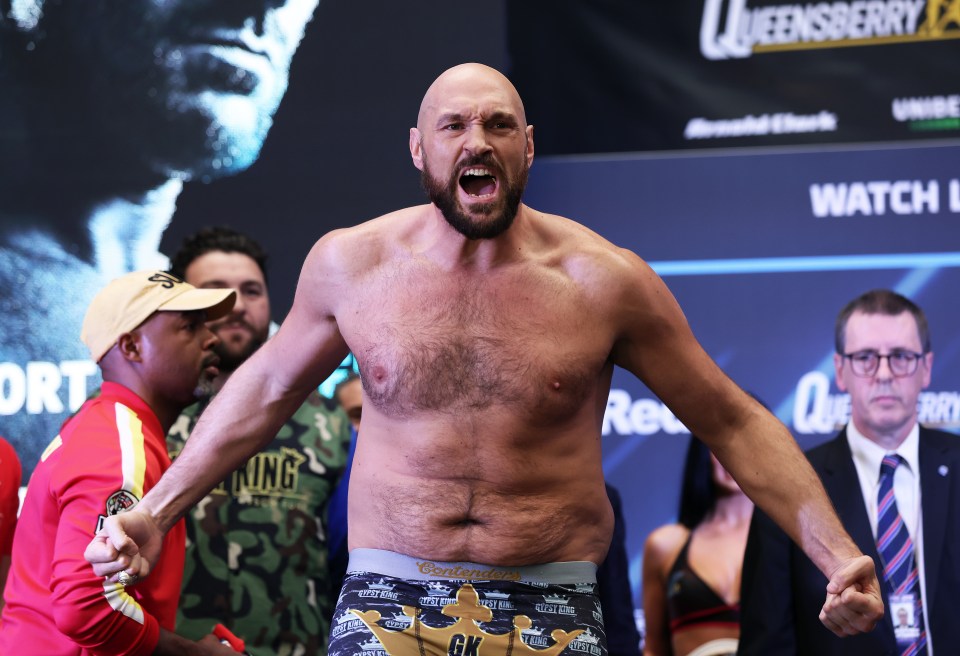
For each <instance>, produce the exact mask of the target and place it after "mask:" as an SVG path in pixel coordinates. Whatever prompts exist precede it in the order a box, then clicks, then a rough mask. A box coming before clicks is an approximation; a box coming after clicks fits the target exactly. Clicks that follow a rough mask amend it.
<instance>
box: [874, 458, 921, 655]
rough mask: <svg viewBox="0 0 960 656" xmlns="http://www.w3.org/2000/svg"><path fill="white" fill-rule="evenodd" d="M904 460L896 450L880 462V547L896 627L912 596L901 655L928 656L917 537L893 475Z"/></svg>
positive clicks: (878, 536) (899, 645) (878, 548)
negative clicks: (904, 515)
mask: <svg viewBox="0 0 960 656" xmlns="http://www.w3.org/2000/svg"><path fill="white" fill-rule="evenodd" d="M903 462H904V460H903V458H901V457H900V456H899V455H897V454H895V453H888V454H887V455H886V456H884V458H883V462H881V463H880V490H879V492H878V493H877V550H878V551H879V553H880V559H881V560H882V561H883V579H884V581H885V582H886V585H887V593H888V595H889V596H890V613H891V615H892V616H893V623H894V627H897V626H898V625H899V620H900V618H899V617H898V614H899V612H898V611H900V610H901V609H903V605H902V600H903V599H912V600H913V602H914V603H913V608H912V609H910V610H909V611H907V617H908V621H909V622H910V624H909V626H910V627H911V628H910V629H909V630H899V631H897V632H898V633H899V634H901V635H899V637H898V639H897V648H898V649H899V653H900V654H901V656H926V653H927V634H926V631H925V630H924V626H923V602H922V601H921V599H920V576H919V572H918V571H917V562H916V558H915V557H914V553H913V540H912V539H910V533H909V532H908V531H907V526H906V524H905V523H904V522H903V518H902V517H901V516H900V511H899V510H897V499H896V497H895V496H894V495H893V474H894V472H895V471H896V469H897V467H898V466H900V465H901V464H902V463H903Z"/></svg>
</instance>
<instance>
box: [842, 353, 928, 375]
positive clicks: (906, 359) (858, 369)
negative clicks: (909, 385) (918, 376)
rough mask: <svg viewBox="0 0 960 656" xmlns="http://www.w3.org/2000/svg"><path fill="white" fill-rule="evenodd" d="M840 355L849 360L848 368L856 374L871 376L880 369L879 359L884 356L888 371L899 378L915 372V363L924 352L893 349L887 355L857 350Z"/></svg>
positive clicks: (917, 362) (918, 361)
mask: <svg viewBox="0 0 960 656" xmlns="http://www.w3.org/2000/svg"><path fill="white" fill-rule="evenodd" d="M842 355H843V357H844V358H846V359H848V360H850V369H851V370H853V373H854V375H856V376H862V377H868V376H873V375H874V374H876V373H877V371H879V370H880V361H881V360H883V359H884V358H886V359H887V366H889V367H890V373H892V374H893V375H894V376H897V377H898V378H900V377H904V376H912V375H913V374H914V373H916V371H917V365H918V364H919V363H920V359H921V358H922V357H923V355H924V354H923V353H914V352H913V351H907V350H904V349H895V350H893V351H890V353H888V354H887V355H880V354H879V353H878V352H876V351H857V352H856V353H843V354H842Z"/></svg>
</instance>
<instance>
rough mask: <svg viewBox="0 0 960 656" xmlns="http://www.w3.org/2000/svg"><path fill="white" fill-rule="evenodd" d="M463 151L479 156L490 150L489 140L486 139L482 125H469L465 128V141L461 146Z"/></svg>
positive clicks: (485, 132)
mask: <svg viewBox="0 0 960 656" xmlns="http://www.w3.org/2000/svg"><path fill="white" fill-rule="evenodd" d="M463 148H464V150H466V151H467V152H469V153H471V154H473V155H479V154H482V153H486V152H489V151H490V150H491V146H490V140H489V139H488V138H487V131H486V129H485V128H484V126H482V125H471V126H470V127H468V128H467V135H466V141H465V142H464V144H463Z"/></svg>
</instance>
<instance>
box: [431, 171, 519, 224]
mask: <svg viewBox="0 0 960 656" xmlns="http://www.w3.org/2000/svg"><path fill="white" fill-rule="evenodd" d="M475 166H478V167H486V168H490V169H493V170H502V169H500V167H496V166H495V165H494V160H493V157H492V156H489V155H488V156H485V157H472V158H470V159H469V160H466V161H465V162H462V163H461V165H460V166H458V167H457V168H456V169H455V170H454V171H453V173H452V174H451V175H450V179H449V180H448V181H447V182H446V183H444V182H442V181H440V180H438V179H437V178H436V177H434V176H433V175H432V174H431V173H430V167H429V166H428V165H427V158H426V156H424V158H423V169H422V170H421V171H420V184H421V185H423V189H424V191H426V192H427V196H428V197H429V198H430V201H431V202H432V203H433V204H434V205H436V206H437V208H438V209H439V210H440V213H441V214H443V218H445V219H446V220H447V223H449V224H450V226H451V227H452V228H453V229H454V230H456V231H457V232H459V233H460V234H461V235H463V236H464V237H466V238H467V239H493V238H494V237H497V236H499V235H501V234H502V233H504V232H505V231H506V230H507V228H509V227H510V226H511V225H513V220H514V219H515V218H516V217H517V211H518V210H519V209H520V200H521V199H522V198H523V192H524V189H525V188H526V186H527V175H528V173H529V168H528V167H527V166H526V163H524V166H523V168H522V169H521V170H520V172H519V173H518V174H517V175H516V177H515V178H513V179H512V180H511V179H507V178H506V176H504V178H503V179H501V180H498V184H499V185H500V186H501V187H502V188H503V189H502V191H503V197H502V198H503V200H502V202H501V203H500V206H499V209H500V214H499V215H494V212H495V211H496V210H497V209H498V206H496V205H480V204H477V205H474V206H469V209H470V210H472V211H474V212H477V213H479V214H483V215H487V216H488V217H489V220H487V221H483V222H477V221H474V219H472V218H470V216H468V215H467V214H466V213H465V212H463V210H462V209H461V208H460V203H459V198H458V191H459V189H460V173H461V172H462V171H464V170H465V169H468V168H471V167H475Z"/></svg>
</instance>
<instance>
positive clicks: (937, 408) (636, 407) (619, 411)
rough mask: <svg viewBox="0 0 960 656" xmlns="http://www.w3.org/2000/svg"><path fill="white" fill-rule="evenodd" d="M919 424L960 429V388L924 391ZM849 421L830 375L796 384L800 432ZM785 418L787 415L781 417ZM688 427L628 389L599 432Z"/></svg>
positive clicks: (612, 402)
mask: <svg viewBox="0 0 960 656" xmlns="http://www.w3.org/2000/svg"><path fill="white" fill-rule="evenodd" d="M917 412H918V415H919V418H920V423H922V424H923V425H924V426H929V427H931V428H941V429H946V430H956V429H960V392H956V391H939V392H936V391H930V390H928V391H924V392H921V393H920V398H919V399H918V400H917ZM849 419H850V396H849V395H848V394H845V393H840V392H836V393H833V392H831V378H830V376H828V375H827V374H825V373H822V372H819V371H811V372H809V373H807V374H804V375H803V376H802V377H801V378H800V380H799V381H798V382H797V387H796V392H795V394H794V400H793V416H792V418H791V421H790V423H791V424H792V425H791V428H792V429H793V432H794V433H796V434H798V435H830V434H833V433H836V432H837V431H838V430H839V429H840V428H841V427H842V426H843V425H845V424H846V423H847V421H849ZM784 420H785V421H786V419H784ZM689 432H690V431H689V430H687V428H686V427H684V425H683V424H681V423H680V420H678V419H677V418H676V417H675V416H674V415H673V413H672V412H670V410H669V409H668V408H667V407H666V406H665V405H664V404H662V403H660V402H659V401H658V400H656V399H651V398H639V399H636V400H633V399H631V398H630V394H629V393H628V392H627V391H626V390H622V389H612V390H610V398H609V399H608V401H607V411H606V414H605V415H604V417H603V435H610V434H611V433H613V434H616V435H621V436H625V437H626V436H630V435H655V434H666V435H675V434H677V433H689Z"/></svg>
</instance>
